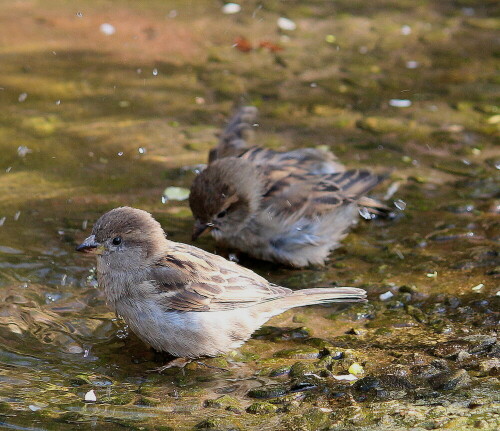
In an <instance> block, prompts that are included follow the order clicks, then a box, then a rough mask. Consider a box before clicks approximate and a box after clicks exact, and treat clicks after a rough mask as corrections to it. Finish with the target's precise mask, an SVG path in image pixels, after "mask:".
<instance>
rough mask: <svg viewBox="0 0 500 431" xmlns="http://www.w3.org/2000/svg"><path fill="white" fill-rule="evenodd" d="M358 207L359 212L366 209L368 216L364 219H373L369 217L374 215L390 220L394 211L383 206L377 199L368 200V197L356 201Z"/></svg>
mask: <svg viewBox="0 0 500 431" xmlns="http://www.w3.org/2000/svg"><path fill="white" fill-rule="evenodd" d="M358 206H359V207H360V212H361V211H362V208H366V210H367V211H368V216H366V217H365V215H364V213H363V216H364V217H365V218H373V217H372V216H371V215H372V214H373V215H376V216H379V217H388V218H391V217H392V216H393V214H394V211H393V209H392V208H391V207H388V206H387V205H385V204H383V203H382V202H380V201H379V200H377V199H373V198H369V197H368V196H362V197H360V198H359V199H358Z"/></svg>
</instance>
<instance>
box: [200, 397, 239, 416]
mask: <svg viewBox="0 0 500 431" xmlns="http://www.w3.org/2000/svg"><path fill="white" fill-rule="evenodd" d="M204 406H205V407H208V408H215V409H224V410H228V411H232V412H239V411H240V410H241V403H240V402H239V401H238V400H237V399H236V398H234V397H231V396H230V395H222V396H221V397H219V398H216V399H213V400H205V403H204Z"/></svg>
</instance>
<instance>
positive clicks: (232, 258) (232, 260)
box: [227, 253, 240, 263]
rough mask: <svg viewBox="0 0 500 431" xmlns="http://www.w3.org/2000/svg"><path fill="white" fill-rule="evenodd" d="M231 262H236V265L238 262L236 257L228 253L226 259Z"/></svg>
mask: <svg viewBox="0 0 500 431" xmlns="http://www.w3.org/2000/svg"><path fill="white" fill-rule="evenodd" d="M227 258H228V259H229V260H230V261H231V262H236V263H238V262H239V261H240V260H239V259H238V256H236V254H234V253H229V256H228V257H227Z"/></svg>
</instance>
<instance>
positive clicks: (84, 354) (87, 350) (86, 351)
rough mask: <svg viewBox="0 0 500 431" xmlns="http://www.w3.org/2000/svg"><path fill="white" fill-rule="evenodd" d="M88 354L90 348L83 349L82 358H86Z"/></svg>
mask: <svg viewBox="0 0 500 431" xmlns="http://www.w3.org/2000/svg"><path fill="white" fill-rule="evenodd" d="M89 354H90V349H85V350H84V351H83V357H84V358H88V356H89Z"/></svg>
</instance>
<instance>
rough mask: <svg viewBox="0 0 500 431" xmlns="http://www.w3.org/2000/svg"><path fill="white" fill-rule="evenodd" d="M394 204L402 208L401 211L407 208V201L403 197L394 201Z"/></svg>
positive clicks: (399, 208)
mask: <svg viewBox="0 0 500 431" xmlns="http://www.w3.org/2000/svg"><path fill="white" fill-rule="evenodd" d="M394 206H395V207H396V208H397V209H398V210H400V211H404V210H405V208H406V202H405V201H404V200H402V199H398V200H397V201H394Z"/></svg>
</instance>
